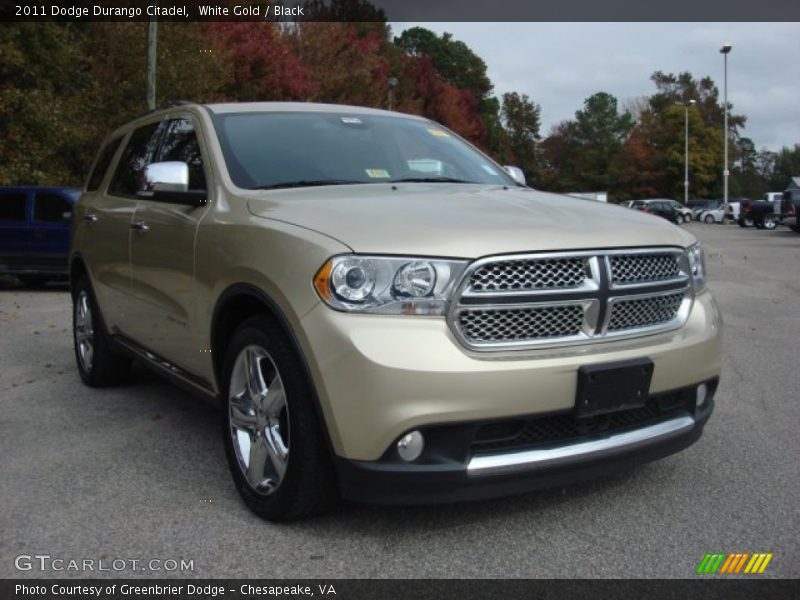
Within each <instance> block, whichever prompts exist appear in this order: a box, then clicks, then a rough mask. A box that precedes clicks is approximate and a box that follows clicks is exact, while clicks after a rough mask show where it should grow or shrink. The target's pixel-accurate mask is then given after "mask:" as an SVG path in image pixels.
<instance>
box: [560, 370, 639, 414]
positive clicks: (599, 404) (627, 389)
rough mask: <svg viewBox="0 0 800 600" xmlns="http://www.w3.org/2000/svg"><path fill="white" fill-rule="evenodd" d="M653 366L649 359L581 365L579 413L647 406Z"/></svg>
mask: <svg viewBox="0 0 800 600" xmlns="http://www.w3.org/2000/svg"><path fill="white" fill-rule="evenodd" d="M653 368H654V367H653V361H652V360H650V359H649V358H642V359H635V360H628V361H621V362H614V363H605V364H599V365H584V366H582V367H580V368H579V369H578V389H577V393H576V397H575V414H576V416H578V417H593V416H595V415H601V414H604V413H610V412H616V411H619V410H627V409H631V408H637V407H641V406H644V405H645V404H646V403H647V397H648V394H649V390H650V380H651V379H652V377H653Z"/></svg>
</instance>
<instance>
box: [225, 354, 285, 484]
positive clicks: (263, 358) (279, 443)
mask: <svg viewBox="0 0 800 600" xmlns="http://www.w3.org/2000/svg"><path fill="white" fill-rule="evenodd" d="M228 411H229V422H230V435H231V441H232V442H233V448H234V451H235V453H236V459H237V462H238V464H239V469H241V472H242V474H243V475H244V477H245V479H246V480H247V483H248V484H249V485H250V487H252V488H253V489H254V490H255V491H256V492H258V493H260V494H264V495H269V494H272V493H274V492H275V491H276V490H277V489H278V487H279V486H280V485H281V482H282V481H283V478H284V476H285V474H286V467H287V465H288V461H289V433H290V425H289V406H288V404H287V402H286V392H285V390H284V387H283V380H282V379H281V376H280V373H279V372H278V368H277V366H276V365H275V361H274V360H273V359H272V357H271V356H270V355H269V353H268V352H267V351H266V350H265V349H264V348H263V347H261V346H259V345H249V346H246V347H244V348H243V349H242V350H241V352H239V355H238V356H237V357H236V361H235V362H234V365H233V371H232V372H231V382H230V388H229V398H228Z"/></svg>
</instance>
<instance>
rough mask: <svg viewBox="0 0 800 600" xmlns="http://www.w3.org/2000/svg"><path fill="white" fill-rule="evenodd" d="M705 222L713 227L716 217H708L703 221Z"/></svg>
mask: <svg viewBox="0 0 800 600" xmlns="http://www.w3.org/2000/svg"><path fill="white" fill-rule="evenodd" d="M703 221H704V222H705V223H706V224H707V225H711V224H712V223H713V222H714V215H706V216H705V218H704V219H703Z"/></svg>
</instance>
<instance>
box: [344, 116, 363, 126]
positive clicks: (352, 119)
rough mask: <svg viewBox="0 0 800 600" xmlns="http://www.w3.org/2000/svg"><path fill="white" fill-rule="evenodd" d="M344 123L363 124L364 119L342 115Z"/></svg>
mask: <svg viewBox="0 0 800 600" xmlns="http://www.w3.org/2000/svg"><path fill="white" fill-rule="evenodd" d="M341 121H342V123H344V124H345V125H361V124H362V121H361V119H359V118H358V117H342V118H341Z"/></svg>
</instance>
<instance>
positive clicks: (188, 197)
mask: <svg viewBox="0 0 800 600" xmlns="http://www.w3.org/2000/svg"><path fill="white" fill-rule="evenodd" d="M142 188H143V189H142V190H141V191H140V192H139V195H140V196H143V197H145V198H151V199H153V200H161V201H163V202H172V203H174V204H185V205H187V206H202V205H204V204H205V203H206V196H207V194H206V192H205V191H204V190H200V191H190V190H189V165H187V164H186V163H185V162H181V161H177V160H176V161H165V162H156V163H150V164H149V165H147V166H146V167H145V168H144V184H143V186H142Z"/></svg>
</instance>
